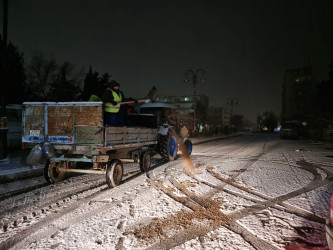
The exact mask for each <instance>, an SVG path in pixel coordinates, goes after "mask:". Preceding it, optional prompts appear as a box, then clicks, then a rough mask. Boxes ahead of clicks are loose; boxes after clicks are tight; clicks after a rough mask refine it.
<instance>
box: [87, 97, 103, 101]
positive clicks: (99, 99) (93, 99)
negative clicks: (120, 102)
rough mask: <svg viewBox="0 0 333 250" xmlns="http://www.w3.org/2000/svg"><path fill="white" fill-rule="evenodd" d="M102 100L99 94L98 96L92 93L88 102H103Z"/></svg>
mask: <svg viewBox="0 0 333 250" xmlns="http://www.w3.org/2000/svg"><path fill="white" fill-rule="evenodd" d="M101 101H102V99H101V98H99V96H97V95H91V96H90V97H89V100H88V102H101Z"/></svg>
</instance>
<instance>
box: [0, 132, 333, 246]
mask: <svg viewBox="0 0 333 250" xmlns="http://www.w3.org/2000/svg"><path fill="white" fill-rule="evenodd" d="M332 155H333V151H331V150H330V149H326V148H325V147H324V146H323V145H322V144H315V143H311V142H306V141H301V140H280V139H279V137H278V136H277V135H274V134H266V135H265V134H264V135H263V134H244V135H243V136H240V137H235V138H229V139H226V140H218V141H212V142H209V143H204V144H200V145H196V146H194V149H193V153H192V156H191V158H190V159H188V160H186V159H184V158H181V157H179V158H178V159H177V160H175V161H171V162H168V163H165V164H162V163H161V162H160V161H159V159H158V157H157V158H156V159H155V163H156V164H155V166H154V167H152V169H151V170H150V171H149V172H148V173H147V174H142V173H141V172H140V170H139V167H138V164H133V163H131V164H125V171H126V172H127V173H128V174H127V175H125V176H124V177H125V178H124V181H123V183H122V184H121V185H120V186H118V187H116V188H113V189H109V188H108V187H107V185H106V184H105V177H104V176H95V175H79V176H76V177H71V178H69V179H67V180H65V181H63V182H61V183H58V184H57V185H49V186H46V187H42V188H40V189H36V190H34V191H32V192H29V193H26V194H23V195H19V196H15V197H11V198H8V199H6V200H3V201H1V202H0V206H1V210H0V216H1V227H2V230H1V232H0V249H8V248H13V249H170V248H173V249H284V248H285V247H286V246H290V245H291V246H308V247H318V248H321V249H325V248H326V245H327V244H326V240H325V228H324V224H323V223H324V221H325V218H326V217H328V215H329V208H330V198H331V195H332V192H333V185H332V176H333V174H332V169H333V158H332ZM191 166H192V167H193V168H191Z"/></svg>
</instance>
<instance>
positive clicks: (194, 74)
mask: <svg viewBox="0 0 333 250" xmlns="http://www.w3.org/2000/svg"><path fill="white" fill-rule="evenodd" d="M199 73H201V77H200V82H205V81H206V80H207V78H206V76H205V71H204V70H203V69H197V70H196V71H193V70H191V69H188V70H186V71H185V79H184V82H189V83H191V79H190V78H189V77H190V76H192V84H193V94H194V96H193V103H194V104H193V105H194V112H193V132H194V133H195V132H196V130H197V126H196V114H195V109H196V107H195V104H196V103H195V101H196V98H195V96H196V95H197V93H196V85H197V82H198V75H199Z"/></svg>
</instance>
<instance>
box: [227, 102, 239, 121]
mask: <svg viewBox="0 0 333 250" xmlns="http://www.w3.org/2000/svg"><path fill="white" fill-rule="evenodd" d="M227 105H228V106H230V121H229V124H230V125H231V120H232V116H233V112H234V105H238V100H237V98H228V99H227Z"/></svg>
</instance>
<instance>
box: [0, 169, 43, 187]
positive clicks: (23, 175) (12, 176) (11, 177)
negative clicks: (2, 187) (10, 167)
mask: <svg viewBox="0 0 333 250" xmlns="http://www.w3.org/2000/svg"><path fill="white" fill-rule="evenodd" d="M42 175H43V169H42V168H36V169H28V170H20V171H17V172H12V173H8V174H5V175H0V184H5V183H8V182H14V181H20V180H25V179H29V178H34V177H38V176H42Z"/></svg>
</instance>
